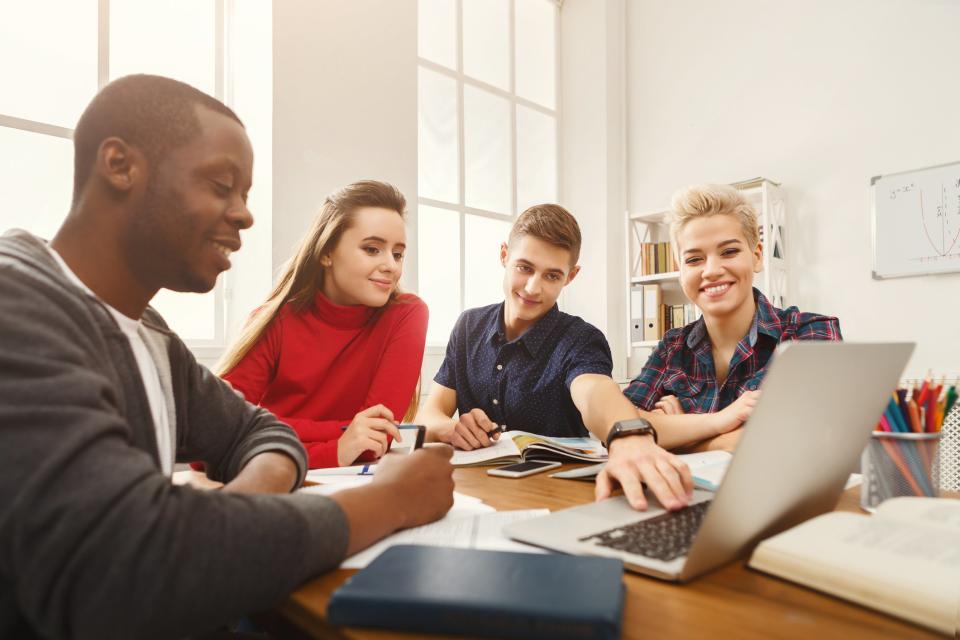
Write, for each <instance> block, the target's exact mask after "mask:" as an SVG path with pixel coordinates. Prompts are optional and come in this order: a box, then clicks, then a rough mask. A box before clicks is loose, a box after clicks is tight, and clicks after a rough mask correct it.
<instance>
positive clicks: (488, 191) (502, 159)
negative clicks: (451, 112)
mask: <svg viewBox="0 0 960 640" xmlns="http://www.w3.org/2000/svg"><path fill="white" fill-rule="evenodd" d="M463 110H464V113H463V118H464V131H463V133H464V163H465V167H466V177H465V180H466V185H465V186H466V192H465V198H466V204H467V206H468V207H475V208H477V209H486V210H488V211H496V212H498V213H512V210H511V194H510V191H511V189H512V183H511V177H510V174H511V171H512V169H511V164H512V163H511V161H510V159H511V158H510V157H511V155H512V154H511V153H510V146H511V145H510V102H509V101H507V100H506V99H505V98H500V97H499V96H495V95H493V94H492V93H490V92H488V91H483V90H482V89H476V88H474V87H471V86H464V88H463Z"/></svg>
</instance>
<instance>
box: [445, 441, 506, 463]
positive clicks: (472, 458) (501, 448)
mask: <svg viewBox="0 0 960 640" xmlns="http://www.w3.org/2000/svg"><path fill="white" fill-rule="evenodd" d="M494 460H498V461H505V462H518V461H519V460H520V449H518V448H517V445H516V443H515V442H514V441H513V439H512V438H508V437H506V435H505V434H503V435H501V436H500V439H499V440H498V441H497V442H496V443H494V444H492V445H490V446H489V447H486V448H485V449H474V450H473V451H460V450H457V451H454V452H453V459H452V460H451V461H450V462H451V464H453V466H455V467H463V466H467V465H474V464H477V465H478V464H481V463H483V462H493V461H494Z"/></svg>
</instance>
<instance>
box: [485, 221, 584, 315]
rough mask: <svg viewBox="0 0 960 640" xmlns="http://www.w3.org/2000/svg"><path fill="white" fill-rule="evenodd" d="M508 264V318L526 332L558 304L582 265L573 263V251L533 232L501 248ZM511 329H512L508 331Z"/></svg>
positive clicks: (505, 280) (505, 286)
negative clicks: (547, 240) (543, 238)
mask: <svg viewBox="0 0 960 640" xmlns="http://www.w3.org/2000/svg"><path fill="white" fill-rule="evenodd" d="M500 262H501V263H502V264H503V266H504V269H505V271H504V274H503V295H504V301H505V306H504V321H505V323H506V325H507V328H508V329H510V328H511V327H514V328H516V329H519V331H520V332H523V331H525V330H526V329H527V328H529V327H530V326H531V325H533V324H534V323H535V322H536V321H537V320H539V319H540V318H542V317H543V316H544V315H546V314H547V312H548V311H550V309H552V308H553V305H554V304H556V302H557V298H558V297H560V292H561V291H562V290H563V288H564V287H565V286H566V285H568V284H569V283H570V282H572V281H573V279H574V278H575V277H576V275H577V273H578V272H579V271H580V267H574V266H571V264H570V251H569V250H568V249H563V248H561V247H558V246H556V245H553V244H550V243H549V242H546V241H544V240H541V239H540V238H536V237H534V236H530V235H523V236H517V237H515V238H514V239H513V241H512V242H511V244H510V246H509V247H508V246H507V244H506V243H504V244H503V245H501V247H500ZM508 332H509V331H508Z"/></svg>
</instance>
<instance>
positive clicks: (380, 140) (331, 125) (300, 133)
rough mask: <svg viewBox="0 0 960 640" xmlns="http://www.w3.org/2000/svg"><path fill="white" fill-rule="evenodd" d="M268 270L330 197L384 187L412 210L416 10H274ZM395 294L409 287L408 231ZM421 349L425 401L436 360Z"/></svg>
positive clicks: (365, 4) (301, 6) (379, 0)
mask: <svg viewBox="0 0 960 640" xmlns="http://www.w3.org/2000/svg"><path fill="white" fill-rule="evenodd" d="M273 6H274V9H273V21H274V34H273V35H274V70H273V74H274V107H273V112H274V129H273V157H274V161H273V171H274V182H273V268H274V272H275V273H274V275H277V274H276V272H277V271H278V270H279V269H280V267H282V266H283V264H284V263H285V262H286V261H287V260H288V259H289V258H290V256H291V255H292V254H293V252H294V249H295V247H296V246H297V245H299V243H300V241H301V239H302V238H303V236H304V234H305V233H306V231H307V229H308V227H309V226H310V223H311V222H312V220H313V218H314V217H315V216H316V214H317V212H318V211H319V209H320V205H321V204H323V199H324V197H325V196H326V195H327V194H328V193H330V192H331V191H333V190H335V189H338V188H340V187H342V186H344V185H346V184H349V183H350V182H354V181H356V180H362V179H367V178H370V179H375V180H383V181H386V182H389V183H391V184H393V185H394V186H396V187H397V188H399V189H400V191H401V192H403V194H404V196H406V199H407V209H408V211H410V212H411V213H412V212H415V211H416V206H417V1H416V0H282V1H278V2H274V3H273ZM407 246H408V253H407V255H408V256H410V257H411V258H413V259H408V260H407V261H406V262H405V264H404V274H403V279H402V281H401V285H402V286H404V287H406V288H407V289H412V287H411V286H410V284H409V283H411V282H416V268H417V261H416V259H415V257H416V255H417V253H416V252H417V229H416V223H415V216H410V218H408V222H407ZM442 356H443V354H442V352H439V353H432V352H431V351H429V350H428V353H427V355H426V357H425V358H424V364H423V369H422V378H423V387H422V391H423V392H424V393H425V392H427V391H428V390H429V387H430V383H431V381H432V379H433V376H434V374H435V373H436V370H437V369H438V368H439V366H440V363H441V361H442Z"/></svg>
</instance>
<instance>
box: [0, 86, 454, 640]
mask: <svg viewBox="0 0 960 640" xmlns="http://www.w3.org/2000/svg"><path fill="white" fill-rule="evenodd" d="M74 146H75V176H74V195H73V203H72V206H71V209H70V212H69V215H68V216H67V218H66V220H65V221H64V223H63V226H62V227H61V228H60V230H59V231H58V232H57V234H56V236H55V237H54V238H53V240H52V241H51V242H50V243H49V244H47V243H46V242H44V241H43V240H40V239H39V238H36V237H34V236H32V235H30V234H29V233H26V232H24V231H12V232H8V233H7V234H5V235H4V236H3V237H2V238H0V637H2V638H20V637H27V638H30V637H48V638H54V637H56V638H66V637H71V638H72V637H76V638H110V637H116V638H167V637H182V636H184V635H187V634H197V633H203V632H205V631H208V630H210V629H212V628H215V627H217V626H218V625H220V624H223V623H224V622H228V621H230V620H232V619H235V618H237V617H239V616H241V615H243V614H245V613H250V612H255V611H260V610H264V609H267V608H269V607H271V606H272V605H275V604H276V603H278V602H280V601H281V600H282V599H283V598H284V596H285V595H286V594H288V593H289V592H290V591H291V590H293V589H295V588H296V587H297V586H298V585H299V584H301V583H302V582H303V581H305V580H306V579H308V578H310V577H312V576H315V575H317V574H319V573H321V572H323V571H326V570H328V569H331V568H334V567H336V566H337V565H338V564H339V563H340V561H341V560H342V559H343V558H344V557H345V556H346V555H347V554H350V553H353V552H356V551H358V550H360V549H362V548H364V547H366V546H368V545H369V544H371V543H372V542H374V541H375V540H377V539H379V538H381V537H383V536H385V535H387V534H389V533H391V532H393V531H395V530H397V529H400V528H403V527H409V526H414V525H419V524H424V523H426V522H430V521H432V520H435V519H437V518H439V517H440V516H442V515H443V514H444V513H445V512H446V511H447V510H448V509H449V508H450V506H451V504H452V490H453V481H452V468H451V466H450V462H449V457H450V451H449V450H444V449H428V450H423V451H419V452H416V453H415V454H413V455H411V456H409V457H406V458H404V459H402V460H399V461H396V460H395V461H390V460H387V461H385V462H384V464H383V465H382V468H381V469H380V470H379V472H378V474H377V475H376V477H375V478H374V481H373V482H372V483H371V484H370V485H368V486H366V487H363V488H358V489H353V490H349V491H343V492H341V493H338V494H337V495H336V496H334V497H333V498H324V497H319V496H311V495H257V494H264V493H275V492H290V491H292V490H293V489H295V488H296V487H298V486H299V485H300V484H301V482H302V481H303V478H304V474H305V473H306V457H305V454H304V451H303V448H302V446H301V445H300V442H299V440H298V439H297V436H296V434H295V433H294V432H293V431H292V430H291V429H290V428H289V427H287V426H286V425H284V424H282V423H280V422H279V421H278V420H277V419H276V418H275V417H274V416H273V415H272V414H270V413H269V412H267V411H265V410H263V409H259V408H257V407H255V406H253V405H250V404H248V403H246V402H245V401H244V400H243V399H242V398H241V396H239V394H236V393H234V392H233V391H232V390H231V389H230V387H229V385H227V384H226V383H224V382H223V381H221V380H220V379H218V378H217V377H216V376H214V375H212V374H211V373H210V372H209V371H208V370H207V369H205V368H203V367H201V366H200V365H198V364H197V362H196V361H195V359H194V358H193V356H192V355H191V353H190V351H189V350H188V349H187V347H186V346H185V345H184V344H183V342H182V341H181V340H180V339H179V338H178V337H177V336H176V335H175V334H174V333H173V332H171V331H170V330H169V329H168V328H167V326H166V325H165V324H164V322H163V320H162V319H161V318H160V316H159V315H158V314H157V313H156V312H155V311H154V310H153V309H151V308H149V307H148V306H147V305H148V304H149V302H150V300H151V299H152V298H153V296H154V295H155V294H156V293H157V291H158V290H159V289H161V288H167V289H172V290H174V291H192V292H204V291H209V290H210V289H212V288H213V286H214V283H215V281H216V278H217V276H218V274H220V273H221V272H222V271H224V270H226V269H228V268H229V267H230V261H229V256H230V254H231V252H233V251H236V250H238V249H239V248H240V232H241V231H242V230H244V229H246V228H248V227H249V226H250V225H251V224H253V218H252V217H251V214H250V212H249V211H248V210H247V207H246V194H247V191H248V190H249V189H250V185H251V175H252V167H253V152H252V149H251V147H250V142H249V140H248V138H247V136H246V133H245V131H244V128H243V125H242V124H241V122H240V120H239V119H238V118H237V116H236V115H235V114H234V113H233V112H232V111H231V110H230V109H228V108H227V107H226V106H224V105H223V104H221V103H220V102H218V101H217V100H215V99H213V98H211V97H209V96H207V95H206V94H203V93H201V92H200V91H197V90H196V89H193V88H192V87H189V86H188V85H185V84H183V83H180V82H176V81H174V80H170V79H167V78H160V77H156V76H129V77H127V78H121V79H119V80H117V81H115V82H113V83H111V84H109V85H107V86H106V87H105V88H104V89H103V90H102V91H101V92H100V93H99V94H98V95H97V96H96V97H95V98H94V99H93V101H92V102H91V104H90V105H89V106H88V107H87V109H86V111H85V112H84V114H83V116H82V117H81V118H80V121H79V123H78V124H77V127H76V130H75V135H74ZM195 460H202V461H203V462H204V463H205V464H206V469H207V473H208V475H209V476H210V477H211V478H213V479H215V480H219V481H222V482H224V483H225V486H224V489H223V490H221V491H199V490H195V489H193V488H190V487H179V486H174V485H173V484H171V482H170V477H169V476H170V473H171V470H172V466H173V464H174V462H176V461H195ZM398 495H403V496H417V499H416V500H397V499H396V497H397V496H398Z"/></svg>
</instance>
